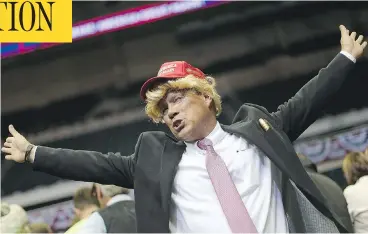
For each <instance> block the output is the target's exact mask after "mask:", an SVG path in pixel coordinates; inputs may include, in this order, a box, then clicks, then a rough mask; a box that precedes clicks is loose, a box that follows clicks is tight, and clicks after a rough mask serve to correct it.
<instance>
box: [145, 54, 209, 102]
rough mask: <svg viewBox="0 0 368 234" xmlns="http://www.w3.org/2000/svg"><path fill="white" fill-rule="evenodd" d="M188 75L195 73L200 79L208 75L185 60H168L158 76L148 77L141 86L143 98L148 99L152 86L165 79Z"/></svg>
mask: <svg viewBox="0 0 368 234" xmlns="http://www.w3.org/2000/svg"><path fill="white" fill-rule="evenodd" d="M187 75H194V76H195V77H197V78H198V79H205V78H206V75H205V74H204V73H203V72H202V71H201V70H200V69H198V68H196V67H193V66H192V65H190V64H189V63H187V62H185V61H173V62H166V63H164V64H162V65H161V68H160V70H159V71H158V73H157V76H155V77H152V78H150V79H148V80H147V81H146V82H144V84H143V85H142V88H141V92H140V94H141V98H142V99H143V100H144V101H145V100H146V92H147V91H148V90H149V89H150V88H152V85H153V84H154V83H155V82H157V81H159V80H163V79H167V80H172V79H179V78H184V77H186V76H187Z"/></svg>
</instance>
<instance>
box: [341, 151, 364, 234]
mask: <svg viewBox="0 0 368 234" xmlns="http://www.w3.org/2000/svg"><path fill="white" fill-rule="evenodd" d="M366 152H367V151H366ZM342 170H343V172H344V176H345V178H346V181H347V183H348V186H347V187H346V188H345V190H344V195H345V198H346V201H347V203H348V210H349V213H350V217H351V220H352V222H353V226H354V231H355V232H357V233H368V154H366V153H360V152H351V153H349V154H347V155H346V156H345V158H344V161H343V165H342Z"/></svg>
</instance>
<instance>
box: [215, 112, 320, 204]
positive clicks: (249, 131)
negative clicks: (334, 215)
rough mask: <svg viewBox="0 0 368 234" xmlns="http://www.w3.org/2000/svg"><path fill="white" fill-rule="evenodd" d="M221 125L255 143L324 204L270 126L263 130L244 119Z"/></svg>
mask: <svg viewBox="0 0 368 234" xmlns="http://www.w3.org/2000/svg"><path fill="white" fill-rule="evenodd" d="M222 127H223V129H224V130H225V131H228V132H230V133H234V134H236V135H238V136H240V137H243V138H244V139H246V140H247V141H249V142H250V143H251V144H254V145H256V146H257V147H258V149H259V150H261V151H262V152H263V153H264V154H265V155H266V156H267V157H268V158H269V159H270V160H271V161H272V162H273V163H274V164H275V165H276V166H277V167H278V168H279V169H280V170H281V171H282V172H283V173H285V174H286V175H287V176H288V177H289V178H290V179H291V180H293V181H294V182H295V183H296V184H297V185H298V186H300V187H301V188H302V189H304V190H305V191H307V192H308V193H309V194H310V195H311V196H312V197H315V198H316V199H317V200H318V201H319V202H320V204H323V205H324V199H323V197H322V195H321V194H320V192H319V190H318V189H317V188H316V186H315V185H314V184H313V182H312V181H311V180H310V178H309V177H308V175H307V173H306V172H305V170H304V168H303V166H302V165H301V164H300V162H299V159H298V158H297V156H294V154H292V153H291V152H290V151H288V150H287V149H286V147H285V146H284V143H283V142H282V140H281V139H280V137H278V136H277V135H276V133H275V130H274V129H273V128H272V126H270V129H268V130H267V131H265V130H264V129H262V127H261V126H260V125H259V123H257V122H255V121H254V120H251V119H246V121H241V122H237V123H235V124H233V125H230V126H225V125H223V126H222ZM304 172H305V173H304Z"/></svg>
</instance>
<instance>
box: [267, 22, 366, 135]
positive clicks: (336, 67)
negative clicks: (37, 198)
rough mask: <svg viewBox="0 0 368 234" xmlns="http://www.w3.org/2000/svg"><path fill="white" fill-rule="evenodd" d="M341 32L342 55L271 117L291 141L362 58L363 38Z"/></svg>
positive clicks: (316, 116)
mask: <svg viewBox="0 0 368 234" xmlns="http://www.w3.org/2000/svg"><path fill="white" fill-rule="evenodd" d="M340 31H341V53H340V54H339V55H337V56H336V57H335V58H334V59H333V60H332V62H331V63H330V64H329V65H328V66H327V67H326V68H323V69H322V70H320V72H319V73H318V75H317V76H315V77H314V78H313V79H312V80H310V81H309V82H308V83H307V84H306V85H304V86H303V87H302V88H301V89H300V90H299V91H298V92H297V93H296V95H295V96H294V97H292V98H291V99H290V100H289V101H288V102H286V103H285V104H283V105H280V106H279V108H278V109H277V111H276V112H273V113H272V115H273V116H274V118H275V119H276V121H277V123H278V125H279V126H280V127H281V128H282V129H283V131H284V132H285V133H286V134H287V135H288V137H289V138H290V140H291V141H294V140H296V139H297V138H298V137H299V135H300V134H302V133H303V132H304V131H305V130H306V129H307V128H308V127H309V126H310V125H311V124H312V123H313V122H314V121H315V120H316V119H317V118H318V117H319V116H320V115H321V113H322V111H323V109H324V108H325V106H326V105H327V104H328V103H329V101H331V98H333V96H334V94H335V93H336V92H337V91H338V90H339V89H340V88H341V86H342V84H343V83H344V81H345V80H346V78H347V77H348V75H349V71H350V70H351V68H353V66H354V62H355V60H356V59H358V58H359V57H360V56H361V55H362V54H363V50H364V48H365V47H366V46H367V42H363V36H359V37H358V38H357V39H356V33H355V32H353V33H351V34H349V31H348V30H347V29H346V28H345V27H344V26H342V25H341V26H340Z"/></svg>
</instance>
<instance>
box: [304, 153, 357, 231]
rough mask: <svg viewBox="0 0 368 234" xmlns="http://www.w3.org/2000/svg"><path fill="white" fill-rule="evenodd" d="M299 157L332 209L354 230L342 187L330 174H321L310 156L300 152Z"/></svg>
mask: <svg viewBox="0 0 368 234" xmlns="http://www.w3.org/2000/svg"><path fill="white" fill-rule="evenodd" d="M298 157H299V159H300V161H301V163H302V165H303V167H304V168H305V170H306V171H307V173H308V175H309V176H310V177H311V179H312V180H313V182H314V183H315V184H316V186H317V188H318V189H319V190H320V191H321V193H322V194H323V195H324V196H325V197H326V198H327V199H326V200H327V202H328V203H329V206H330V207H331V209H332V210H333V211H334V212H335V213H336V214H337V215H338V216H339V217H340V219H341V221H342V222H344V225H345V227H346V229H347V231H348V232H349V233H352V232H354V229H353V224H352V222H351V220H350V215H349V211H348V207H347V203H346V200H345V197H344V193H343V191H342V189H341V187H340V186H339V185H338V184H337V183H336V182H335V181H334V180H332V179H331V178H329V177H328V176H325V175H322V174H319V173H318V170H317V165H316V164H314V163H313V162H312V160H310V159H309V158H308V157H306V156H305V155H302V154H298Z"/></svg>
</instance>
